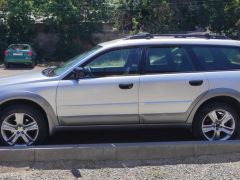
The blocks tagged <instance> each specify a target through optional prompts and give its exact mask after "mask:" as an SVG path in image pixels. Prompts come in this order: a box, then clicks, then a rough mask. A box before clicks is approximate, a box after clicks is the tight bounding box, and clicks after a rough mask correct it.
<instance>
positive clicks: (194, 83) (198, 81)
mask: <svg viewBox="0 0 240 180" xmlns="http://www.w3.org/2000/svg"><path fill="white" fill-rule="evenodd" d="M189 84H190V85H191V86H201V85H202V84H203V80H192V81H189Z"/></svg>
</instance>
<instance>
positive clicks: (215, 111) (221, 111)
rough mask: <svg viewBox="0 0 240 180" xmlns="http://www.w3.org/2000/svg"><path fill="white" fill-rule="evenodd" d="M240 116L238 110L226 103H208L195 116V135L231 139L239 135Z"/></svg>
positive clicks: (202, 137) (204, 137)
mask: <svg viewBox="0 0 240 180" xmlns="http://www.w3.org/2000/svg"><path fill="white" fill-rule="evenodd" d="M239 122H240V118H239V115H238V114H237V112H236V110H235V109H234V108H233V107H232V106H230V105H228V104H225V103H221V102H216V103H211V104H207V105H205V106H203V107H201V109H199V111H198V113H197V114H196V116H195V119H194V123H193V133H194V136H195V137H196V138H197V139H199V140H208V141H216V140H230V139H236V138H238V137H239V127H240V126H239V125H240V124H239Z"/></svg>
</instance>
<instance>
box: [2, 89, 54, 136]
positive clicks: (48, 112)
mask: <svg viewBox="0 0 240 180" xmlns="http://www.w3.org/2000/svg"><path fill="white" fill-rule="evenodd" d="M12 104H27V105H30V106H34V107H36V108H37V109H38V110H40V111H41V112H42V113H43V114H44V116H45V117H46V120H47V124H48V129H49V135H52V134H53V133H54V131H55V128H56V126H57V125H58V119H57V116H56V114H55V112H54V110H53V109H52V107H51V105H50V104H49V103H48V102H47V101H46V100H45V99H43V98H42V97H41V96H39V95H34V96H32V94H31V95H29V94H28V95H26V96H11V97H9V98H6V99H4V100H0V112H1V111H2V110H3V109H4V108H5V107H7V106H10V105H12Z"/></svg>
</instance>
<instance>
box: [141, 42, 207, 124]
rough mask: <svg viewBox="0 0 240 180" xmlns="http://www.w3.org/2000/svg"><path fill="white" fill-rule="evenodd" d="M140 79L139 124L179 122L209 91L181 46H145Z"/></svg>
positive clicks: (202, 76) (200, 74) (205, 81)
mask: <svg viewBox="0 0 240 180" xmlns="http://www.w3.org/2000/svg"><path fill="white" fill-rule="evenodd" d="M143 64H144V67H143V74H142V75H141V77H140V90H139V113H140V121H141V123H182V122H184V121H186V119H187V117H188V114H189V110H190V109H191V107H192V106H193V104H194V102H196V101H198V100H199V99H200V98H201V97H202V96H203V95H204V94H205V93H206V92H207V90H208V88H209V85H208V81H207V78H206V76H205V75H204V73H202V72H196V68H195V66H194V63H193V62H192V60H191V58H190V55H189V54H188V51H187V50H186V49H185V48H184V47H181V46H159V47H156V46H154V47H148V48H147V50H146V59H145V62H144V63H143Z"/></svg>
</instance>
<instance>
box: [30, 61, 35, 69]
mask: <svg viewBox="0 0 240 180" xmlns="http://www.w3.org/2000/svg"><path fill="white" fill-rule="evenodd" d="M35 65H36V62H35V60H33V61H32V63H31V68H34V67H35Z"/></svg>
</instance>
